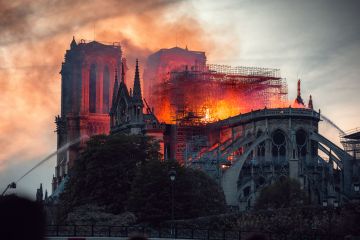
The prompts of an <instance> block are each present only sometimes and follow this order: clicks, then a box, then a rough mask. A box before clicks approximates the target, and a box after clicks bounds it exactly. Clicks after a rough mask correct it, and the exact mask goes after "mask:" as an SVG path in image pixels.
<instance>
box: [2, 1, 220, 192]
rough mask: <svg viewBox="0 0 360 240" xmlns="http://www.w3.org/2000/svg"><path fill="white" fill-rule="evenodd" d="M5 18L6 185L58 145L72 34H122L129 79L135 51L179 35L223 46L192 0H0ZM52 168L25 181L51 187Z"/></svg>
mask: <svg viewBox="0 0 360 240" xmlns="http://www.w3.org/2000/svg"><path fill="white" fill-rule="evenodd" d="M184 6H186V7H184ZM0 26H1V31H2V33H1V35H0V92H1V94H0V108H1V109H2V114H1V115H0V132H1V134H0V147H1V148H3V150H2V151H1V152H0V175H1V179H2V181H1V184H0V188H1V187H4V186H5V184H7V182H10V181H13V180H14V179H17V178H19V177H20V176H21V175H22V174H23V173H25V172H26V171H27V170H28V168H29V166H32V165H35V164H36V163H37V162H39V161H40V160H41V159H42V158H44V157H45V156H47V155H48V154H49V153H51V152H53V151H54V150H55V149H56V134H55V133H54V130H55V124H54V116H55V115H57V114H59V113H60V83H61V81H60V74H59V71H60V68H61V62H62V61H63V57H64V54H65V51H66V49H68V48H69V44H70V41H71V39H72V36H73V35H75V37H76V39H77V41H79V40H80V39H82V38H84V39H87V40H89V39H94V37H95V39H96V40H99V41H104V42H115V41H119V42H121V46H122V48H123V51H124V55H125V57H126V58H127V59H128V65H129V68H130V70H131V71H130V73H129V75H128V76H127V80H128V81H129V83H130V84H132V81H133V77H132V76H133V75H132V72H133V70H132V69H133V68H134V63H135V58H139V59H140V63H145V59H146V57H147V55H148V54H149V53H151V52H153V51H157V50H158V49H160V48H165V47H173V46H174V45H175V44H176V42H177V44H178V45H180V46H182V47H185V45H186V44H187V45H188V46H189V47H190V48H191V49H196V50H203V51H208V52H210V50H211V49H216V47H218V48H221V44H220V43H219V41H218V40H217V39H215V40H214V39H212V38H211V37H209V32H208V31H207V29H205V28H203V26H202V24H201V22H199V21H198V19H197V18H195V17H194V12H193V7H192V4H191V3H189V2H186V1H168V0H154V1H153V0H145V1H132V0H122V1H118V0H110V1H100V0H95V1H87V2H84V1H80V0H71V1H70V0H61V1H60V0H51V1H48V0H35V1H30V0H29V1H20V0H19V1H17V0H15V1H4V0H0ZM94 30H95V31H94ZM140 67H143V65H140ZM50 161H51V162H52V164H53V165H54V163H55V159H52V160H50ZM15 168H16V169H17V170H16V171H15V170H14V169H15ZM53 172H54V171H53V170H51V171H41V174H39V176H38V178H37V180H34V178H29V179H31V181H23V182H22V184H23V185H26V186H27V188H28V189H35V187H37V186H38V183H39V182H43V183H44V184H45V183H46V184H47V187H48V188H49V187H50V185H49V184H50V181H51V176H52V174H53ZM4 179H6V180H4ZM34 181H35V182H34ZM2 184H3V186H2Z"/></svg>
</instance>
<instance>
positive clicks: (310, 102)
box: [308, 94, 314, 109]
mask: <svg viewBox="0 0 360 240" xmlns="http://www.w3.org/2000/svg"><path fill="white" fill-rule="evenodd" d="M308 108H310V109H314V105H313V101H312V97H311V94H310V98H309V104H308Z"/></svg>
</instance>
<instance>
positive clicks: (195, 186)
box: [128, 161, 225, 222]
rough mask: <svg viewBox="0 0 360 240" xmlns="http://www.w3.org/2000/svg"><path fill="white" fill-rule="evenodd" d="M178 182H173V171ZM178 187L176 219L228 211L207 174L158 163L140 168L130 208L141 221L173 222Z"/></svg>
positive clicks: (174, 163) (215, 185) (131, 194)
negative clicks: (170, 173) (172, 201)
mask: <svg viewBox="0 0 360 240" xmlns="http://www.w3.org/2000/svg"><path fill="white" fill-rule="evenodd" d="M172 168H174V169H175V171H176V173H177V174H176V179H175V181H174V182H171V180H170V178H169V170H170V169H172ZM171 184H174V185H173V187H174V216H175V219H186V218H194V217H199V216H207V215H213V214H219V213H222V212H224V210H225V197H224V194H223V192H222V190H221V189H220V187H219V186H218V185H217V183H216V182H214V181H213V180H212V179H211V178H210V177H208V176H207V175H206V174H205V173H203V172H201V171H198V170H193V169H189V168H185V167H181V166H179V165H178V164H177V163H176V162H174V161H167V162H160V161H154V162H150V163H148V164H146V165H142V167H141V168H140V169H139V171H138V173H137V175H136V177H135V179H134V182H133V187H132V191H131V193H130V198H129V204H128V205H129V209H130V210H131V211H134V212H135V213H136V214H137V216H138V218H139V219H140V220H141V221H149V222H159V221H162V220H165V219H171V206H172V205H171V188H172V185H171Z"/></svg>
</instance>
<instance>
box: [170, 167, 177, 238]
mask: <svg viewBox="0 0 360 240" xmlns="http://www.w3.org/2000/svg"><path fill="white" fill-rule="evenodd" d="M169 177H170V181H171V236H172V237H174V219H175V217H174V182H175V179H176V171H175V168H174V167H172V168H171V170H170V171H169Z"/></svg>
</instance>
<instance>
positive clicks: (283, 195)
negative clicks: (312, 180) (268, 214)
mask: <svg viewBox="0 0 360 240" xmlns="http://www.w3.org/2000/svg"><path fill="white" fill-rule="evenodd" d="M304 204H307V198H306V193H305V192H304V191H303V190H302V189H301V186H300V183H299V182H298V181H296V180H294V179H290V178H286V179H282V180H279V181H277V182H275V183H273V184H272V185H269V186H267V187H265V188H264V189H263V190H262V191H261V193H260V196H259V197H258V199H257V201H256V204H255V208H256V209H277V208H288V207H297V206H303V205H304Z"/></svg>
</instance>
